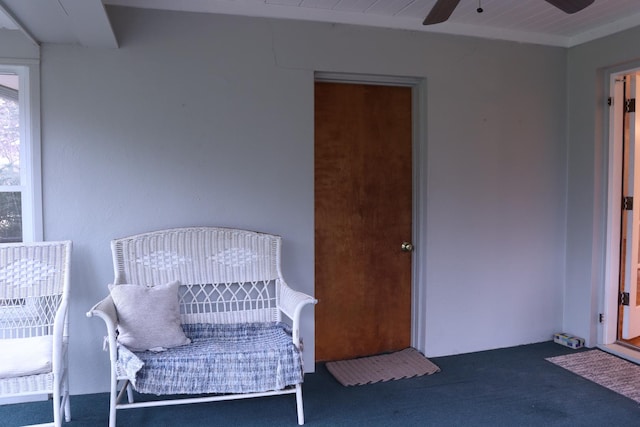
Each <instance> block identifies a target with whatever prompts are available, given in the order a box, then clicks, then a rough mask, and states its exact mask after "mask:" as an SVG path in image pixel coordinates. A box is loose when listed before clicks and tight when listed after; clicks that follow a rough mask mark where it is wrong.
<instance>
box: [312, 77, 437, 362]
mask: <svg viewBox="0 0 640 427" xmlns="http://www.w3.org/2000/svg"><path fill="white" fill-rule="evenodd" d="M314 81H316V82H332V83H353V84H369V85H382V86H403V87H410V88H411V104H412V105H411V126H412V144H411V145H412V147H411V148H412V186H413V190H412V192H413V200H412V211H413V212H412V218H411V227H412V231H411V234H412V236H411V238H412V243H413V246H414V250H413V252H412V253H411V257H412V258H411V270H412V271H411V346H412V347H414V348H416V349H417V350H419V351H421V352H422V353H425V351H426V349H425V343H426V338H425V335H426V310H425V307H426V303H425V295H426V268H425V264H426V241H427V239H426V236H425V231H426V224H427V222H426V216H425V212H426V201H427V195H426V192H425V191H424V190H425V189H426V188H427V186H426V176H427V174H426V164H427V163H426V159H427V150H426V143H425V140H426V138H425V137H426V133H425V126H426V123H425V113H426V108H425V100H426V99H427V97H426V82H425V79H424V78H420V77H404V76H386V75H375V74H352V73H338V72H322V71H316V72H315V73H314Z"/></svg>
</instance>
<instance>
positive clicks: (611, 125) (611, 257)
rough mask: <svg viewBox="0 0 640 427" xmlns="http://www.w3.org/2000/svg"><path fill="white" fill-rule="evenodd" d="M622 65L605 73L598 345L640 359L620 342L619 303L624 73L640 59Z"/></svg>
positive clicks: (638, 66)
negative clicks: (602, 263)
mask: <svg viewBox="0 0 640 427" xmlns="http://www.w3.org/2000/svg"><path fill="white" fill-rule="evenodd" d="M634 65H635V66H630V65H629V66H627V67H626V68H621V69H612V70H609V71H608V73H607V74H605V79H606V82H605V85H606V87H605V93H608V94H609V95H608V96H609V98H610V100H611V101H610V102H611V106H610V108H609V109H608V112H607V113H606V118H605V120H606V122H607V124H608V126H607V128H608V133H607V135H606V138H607V144H606V146H605V150H606V158H607V175H606V183H605V188H606V190H607V197H606V203H607V206H606V237H605V271H604V280H603V285H602V292H601V302H600V307H601V311H600V326H601V327H600V328H598V346H600V347H602V348H604V349H605V350H607V351H610V352H613V353H616V354H618V355H620V356H622V357H625V358H627V359H632V360H634V361H639V360H640V351H635V350H629V349H627V348H625V347H622V346H619V345H617V344H616V342H617V334H618V320H619V319H618V306H619V303H618V301H619V274H620V237H621V234H620V219H621V213H622V156H623V154H622V144H623V131H624V130H623V126H622V123H623V120H622V117H623V115H624V110H623V108H622V103H623V102H624V90H623V83H622V80H621V79H622V77H623V76H625V75H627V74H632V73H634V72H637V71H640V63H639V64H634Z"/></svg>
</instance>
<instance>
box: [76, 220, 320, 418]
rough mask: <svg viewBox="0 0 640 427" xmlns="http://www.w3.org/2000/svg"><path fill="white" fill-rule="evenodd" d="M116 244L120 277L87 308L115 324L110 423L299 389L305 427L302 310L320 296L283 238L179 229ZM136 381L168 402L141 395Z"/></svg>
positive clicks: (111, 335)
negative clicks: (295, 272) (305, 282)
mask: <svg viewBox="0 0 640 427" xmlns="http://www.w3.org/2000/svg"><path fill="white" fill-rule="evenodd" d="M111 249H112V255H113V264H114V272H115V281H114V283H113V285H110V290H111V291H110V294H109V296H107V297H106V298H105V299H103V300H102V301H100V302H99V303H98V304H96V305H95V306H94V307H93V308H92V309H91V310H90V311H89V312H88V313H87V316H89V317H91V316H97V317H99V318H101V319H103V320H104V322H105V325H106V328H107V335H108V336H107V339H108V345H109V358H110V363H111V403H110V413H109V426H110V427H115V425H116V410H117V409H125V408H135V407H149V406H160V405H176V404H187V403H196V402H211V401H218V400H229V399H241V398H251V397H260V396H272V395H279V394H289V393H291V394H295V395H296V403H297V412H298V423H299V424H300V425H302V424H304V413H303V406H302V376H303V370H302V357H301V356H302V355H301V352H302V345H301V339H300V333H299V331H300V314H301V310H302V309H303V308H304V307H305V306H306V305H308V304H311V305H312V304H315V303H316V302H317V300H315V299H314V298H312V297H311V296H308V295H305V294H303V293H300V292H297V291H294V290H292V289H291V288H289V287H288V286H287V284H286V283H285V281H284V279H283V277H282V272H281V269H280V252H281V250H280V249H281V238H280V237H279V236H275V235H270V234H264V233H257V232H253V231H246V230H238V229H230V228H217V227H191V228H175V229H168V230H161V231H155V232H149V233H144V234H139V235H135V236H131V237H126V238H121V239H116V240H114V241H112V242H111ZM145 304H147V306H145ZM136 310H137V311H138V312H137V313H136ZM163 310H164V311H163ZM283 315H284V316H286V318H288V319H289V321H290V322H289V323H286V322H284V320H285V318H284V316H283ZM131 316H133V317H134V318H127V317H131ZM167 319H173V320H172V321H173V322H174V323H173V324H171V321H170V322H169V323H170V324H166V323H167ZM140 327H141V328H143V330H142V331H140V330H137V331H136V330H134V329H136V328H138V329H140ZM136 334H137V335H136ZM167 340H168V341H167ZM136 347H137V348H136ZM132 387H133V388H134V389H136V391H138V392H140V393H152V394H155V395H164V396H166V397H167V399H166V400H161V401H158V400H157V399H152V400H146V401H142V400H141V401H137V402H135V401H134V400H133V392H132ZM195 394H197V395H199V396H197V397H195V396H188V395H195ZM202 394H206V395H205V396H204V397H203V396H202ZM125 395H127V399H126V401H125V399H124V397H125ZM176 395H178V396H176ZM182 395H185V396H182Z"/></svg>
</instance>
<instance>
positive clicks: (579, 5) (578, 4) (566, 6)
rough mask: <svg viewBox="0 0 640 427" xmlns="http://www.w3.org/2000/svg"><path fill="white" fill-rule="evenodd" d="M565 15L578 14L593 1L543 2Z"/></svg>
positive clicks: (563, 0) (565, 0) (564, 0)
mask: <svg viewBox="0 0 640 427" xmlns="http://www.w3.org/2000/svg"><path fill="white" fill-rule="evenodd" d="M545 1H546V2H547V3H550V4H552V5H554V6H555V7H557V8H558V9H560V10H562V11H563V12H566V13H576V12H580V11H581V10H582V9H584V8H585V7H587V6H589V5H591V3H593V1H594V0H545Z"/></svg>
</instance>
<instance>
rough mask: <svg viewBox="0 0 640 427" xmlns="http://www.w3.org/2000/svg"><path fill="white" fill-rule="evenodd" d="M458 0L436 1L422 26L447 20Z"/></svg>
mask: <svg viewBox="0 0 640 427" xmlns="http://www.w3.org/2000/svg"><path fill="white" fill-rule="evenodd" d="M592 1H593V0H592ZM458 3H460V0H438V1H436V4H435V5H433V7H432V8H431V11H430V12H429V14H428V15H427V17H426V18H424V21H423V22H422V25H431V24H439V23H441V22H444V21H446V20H447V19H449V17H450V16H451V14H452V13H453V11H454V10H455V8H456V6H458Z"/></svg>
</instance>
